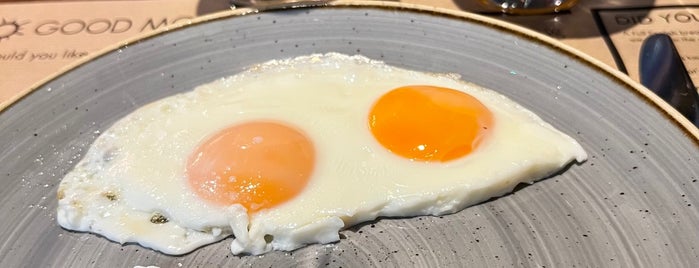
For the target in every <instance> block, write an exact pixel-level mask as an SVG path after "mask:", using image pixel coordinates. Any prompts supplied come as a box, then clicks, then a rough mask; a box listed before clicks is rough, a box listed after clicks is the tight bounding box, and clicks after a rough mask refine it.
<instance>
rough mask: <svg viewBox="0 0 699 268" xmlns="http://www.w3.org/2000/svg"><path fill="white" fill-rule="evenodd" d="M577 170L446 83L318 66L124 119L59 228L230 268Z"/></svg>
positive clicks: (340, 60)
mask: <svg viewBox="0 0 699 268" xmlns="http://www.w3.org/2000/svg"><path fill="white" fill-rule="evenodd" d="M586 157H587V155H586V153H585V151H584V150H583V149H582V147H581V146H580V144H579V143H577V142H576V141H575V140H574V139H572V138H571V137H569V136H567V135H566V134H564V133H562V132H560V131H558V130H556V129H555V128H554V127H552V126H551V125H550V124H548V123H546V122H544V121H543V120H542V119H540V118H539V117H538V116H536V115H535V114H534V113H532V112H530V111H528V110H527V109H525V108H523V107H522V106H520V105H518V104H517V103H515V102H513V101H512V100H510V99H508V98H506V97H504V96H503V95H501V94H498V93H496V92H495V91H492V90H488V89H484V88H481V87H479V86H477V85H474V84H470V83H466V82H463V81H461V80H460V79H459V77H458V76H456V75H451V74H429V73H422V72H417V71H411V70H405V69H401V68H397V67H392V66H389V65H386V64H384V63H383V62H379V61H375V60H371V59H368V58H366V57H363V56H347V55H342V54H336V53H330V54H322V55H321V54H314V55H308V56H302V57H297V58H293V59H286V60H275V61H270V62H266V63H262V64H259V65H256V66H253V67H251V68H250V69H249V70H246V71H244V72H242V73H239V74H237V75H235V76H232V77H228V78H223V79H219V80H217V81H214V82H211V83H209V84H205V85H202V86H199V87H197V88H196V89H194V90H193V91H191V92H187V93H183V94H178V95H175V96H171V97H167V98H164V99H161V100H158V101H155V102H152V103H150V104H148V105H145V106H143V107H141V108H139V109H137V110H136V111H134V112H132V113H130V114H129V115H127V116H125V117H124V118H122V119H121V120H119V121H118V122H116V123H115V124H114V125H113V126H111V127H110V128H109V129H107V130H106V131H104V132H103V133H102V135H101V136H100V137H98V138H97V139H96V140H95V142H94V143H93V144H92V146H91V147H90V149H89V150H88V152H87V153H86V155H85V157H84V158H83V159H82V160H81V161H80V162H79V163H78V164H77V165H76V167H75V168H74V170H72V171H71V172H70V173H69V174H67V175H66V176H65V177H64V178H63V180H62V181H61V184H60V187H59V189H58V199H59V200H58V214H57V220H58V223H59V224H60V225H61V226H62V227H64V228H66V229H69V230H76V231H85V232H92V233H97V234H100V235H103V236H104V237H106V238H108V239H110V240H113V241H116V242H118V243H126V242H135V243H138V244H140V245H142V246H144V247H148V248H152V249H155V250H158V251H161V252H163V253H166V254H175V255H178V254H185V253H188V252H190V251H192V250H195V249H196V248H199V247H201V246H203V245H206V244H210V243H213V242H216V241H219V240H222V239H224V238H226V237H229V236H232V237H233V239H232V242H231V251H232V252H233V253H234V254H241V253H244V254H262V253H265V252H269V251H271V250H285V251H289V250H294V249H297V248H299V247H302V246H304V245H307V244H313V243H330V242H335V241H338V240H339V233H338V232H339V231H340V230H341V229H343V228H346V227H349V226H351V225H353V224H357V223H359V222H363V221H368V220H373V219H376V218H377V217H380V216H401V217H405V216H415V215H442V214H448V213H453V212H457V211H459V210H461V209H464V208H465V207H467V206H470V205H473V204H476V203H478V202H482V201H484V200H487V199H488V198H491V197H495V196H501V195H503V194H506V193H508V192H510V191H512V189H513V188H514V187H515V186H516V185H517V184H519V183H522V182H525V183H530V182H533V181H536V180H538V179H541V178H544V177H546V176H548V175H550V174H552V173H554V172H557V171H558V170H560V169H561V168H563V167H565V166H566V165H567V164H568V163H571V162H574V161H578V162H581V161H584V160H585V159H586Z"/></svg>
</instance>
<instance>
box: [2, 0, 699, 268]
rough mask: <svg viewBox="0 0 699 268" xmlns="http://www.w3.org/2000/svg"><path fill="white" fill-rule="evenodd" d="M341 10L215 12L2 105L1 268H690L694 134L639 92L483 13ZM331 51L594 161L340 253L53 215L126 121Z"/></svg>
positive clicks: (370, 229) (697, 247)
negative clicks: (259, 68) (528, 126)
mask: <svg viewBox="0 0 699 268" xmlns="http://www.w3.org/2000/svg"><path fill="white" fill-rule="evenodd" d="M344 5H345V4H337V6H334V7H326V8H301V9H292V10H280V11H268V12H262V13H254V12H253V13H248V14H246V15H243V14H244V13H246V12H245V10H238V11H231V12H228V13H223V14H216V15H214V16H211V17H207V18H205V19H204V20H202V23H194V24H192V25H190V26H188V27H184V28H182V29H177V30H171V31H170V32H168V33H165V34H160V35H156V36H151V37H148V38H145V39H142V40H140V41H135V42H132V43H131V44H129V45H128V46H124V47H120V48H118V49H117V50H113V51H109V52H105V53H104V54H103V55H101V56H99V57H97V58H95V59H93V60H90V61H86V62H84V63H83V64H81V65H79V66H76V68H74V69H72V70H70V71H69V72H67V73H64V74H61V75H58V76H56V77H54V78H52V79H49V80H47V81H46V82H45V83H43V84H41V85H39V86H37V88H36V89H35V90H34V91H32V92H30V93H28V94H27V95H26V96H25V97H23V98H21V99H20V100H18V101H16V102H15V103H14V104H12V105H10V106H9V107H6V108H5V109H4V110H3V111H2V112H0V144H2V146H0V163H2V164H1V165H0V185H1V187H0V215H2V218H1V219H0V260H2V261H0V262H2V264H3V266H4V267H19V266H26V267H47V266H57V267H84V266H93V265H99V266H104V267H133V266H134V265H158V266H162V267H173V266H175V267H177V266H179V265H182V266H184V267H193V266H220V265H230V266H243V265H252V266H270V265H280V266H288V265H304V266H332V267H337V266H342V267H365V266H369V265H371V266H401V267H405V266H431V267H442V266H467V265H468V266H474V265H475V266H488V267H493V266H498V267H499V266H547V267H551V266H555V267H572V266H582V267H588V266H592V267H601V266H631V267H638V266H646V267H678V266H691V265H693V264H696V263H699V210H697V206H699V202H698V200H699V182H697V177H698V176H699V163H698V161H699V147H698V146H697V144H698V143H697V140H698V139H697V137H698V136H699V135H697V133H698V132H697V129H696V128H694V127H693V126H691V125H690V124H688V122H687V121H686V120H683V119H681V118H680V117H678V115H677V113H676V112H674V111H673V110H671V109H670V108H668V106H667V105H664V104H662V103H661V102H658V99H657V98H655V97H654V96H652V95H648V91H647V90H645V89H643V88H641V87H639V86H637V85H636V84H634V83H632V82H631V81H630V80H629V79H628V78H624V77H623V76H621V75H619V74H618V73H614V72H612V71H610V70H609V69H607V68H605V67H598V66H600V65H599V64H596V63H593V62H592V60H591V59H589V58H588V57H586V56H584V55H581V54H576V52H572V51H571V50H570V49H568V48H566V47H564V46H561V45H557V44H555V43H553V41H552V40H550V39H548V38H546V37H543V36H540V35H536V34H534V33H531V32H529V31H526V30H522V29H520V28H516V27H513V26H508V25H505V24H501V23H498V22H495V21H493V20H489V19H484V18H481V17H478V16H474V15H469V14H465V13H459V12H451V11H444V10H441V11H435V10H431V9H427V8H419V7H412V6H407V5H401V4H395V3H374V4H367V3H363V4H356V3H355V4H350V6H344ZM600 49H604V48H600ZM330 51H337V52H343V53H347V54H354V53H361V54H364V55H366V56H368V57H371V58H375V59H381V60H384V61H386V62H387V63H389V64H393V65H397V66H402V67H407V68H412V69H418V70H424V71H431V72H454V73H459V74H461V75H463V79H465V80H468V81H472V82H475V83H478V84H481V85H483V86H486V87H489V88H492V89H495V90H497V91H499V92H502V93H503V94H505V95H507V96H509V97H511V98H513V99H514V100H516V101H518V102H519V103H521V104H522V105H524V106H526V107H528V108H529V109H531V110H533V111H534V112H536V113H538V114H539V115H540V116H541V117H543V118H544V119H545V120H547V121H548V122H551V123H552V124H553V125H554V126H556V127H558V128H559V129H561V130H563V131H565V132H567V133H569V134H571V135H572V136H573V137H575V138H576V139H578V140H579V141H580V142H581V143H582V145H583V146H584V147H585V149H586V150H587V152H588V153H589V154H590V159H589V160H588V161H587V162H585V163H584V164H582V165H574V166H572V167H570V169H568V170H567V171H565V172H564V173H562V174H559V175H556V176H553V177H551V178H549V179H546V180H543V181H541V182H539V183H536V184H534V185H532V186H529V187H524V188H522V189H519V190H518V191H516V192H515V193H514V194H511V195H507V196H505V197H502V198H499V199H496V200H493V201H490V202H486V203H483V204H480V205H477V206H473V207H470V208H467V209H465V210H463V211H461V212H459V213H456V214H453V215H447V216H443V217H429V216H426V217H415V218H408V219H382V220H379V221H377V222H372V223H367V224H364V225H360V226H356V227H352V228H350V229H348V230H345V231H343V232H342V234H343V235H344V237H346V238H345V239H342V240H341V241H340V242H338V243H335V244H330V245H313V246H309V247H306V248H302V249H300V250H297V251H294V252H291V253H288V252H273V253H270V254H267V255H264V256H261V257H251V256H242V257H238V256H232V255H231V254H230V252H229V249H228V247H229V243H228V242H225V241H224V242H221V243H217V244H214V245H210V246H207V247H204V248H202V249H200V250H197V251H195V252H194V253H191V254H188V255H184V256H167V255H163V254H160V253H157V252H154V251H151V250H147V249H143V248H141V247H139V246H137V245H125V246H121V245H119V244H116V243H113V242H109V241H107V240H106V239H104V238H101V237H98V236H95V235H92V234H86V233H75V232H69V231H66V230H63V229H61V228H59V227H58V226H57V224H56V223H55V209H56V195H55V192H56V187H57V185H58V183H59V181H60V179H61V177H62V176H63V175H64V174H65V173H66V172H67V171H68V170H69V169H71V168H72V166H73V165H74V164H75V163H76V161H77V160H78V159H80V157H81V156H82V153H83V152H85V150H86V149H87V148H88V146H89V144H90V143H91V142H92V141H93V140H94V138H95V136H97V135H98V134H97V133H98V131H100V130H104V129H105V128H107V127H108V126H110V124H112V123H113V122H114V121H115V120H117V119H118V118H120V117H121V116H123V115H125V114H127V113H129V112H130V111H132V110H134V109H136V108H137V107H139V106H141V105H143V104H145V103H148V102H150V101H153V100H156V99H158V98H161V97H164V96H168V95H171V94H174V93H177V92H182V91H187V90H190V89H192V88H193V87H194V86H196V85H198V84H202V83H205V82H209V81H211V80H214V79H217V78H220V77H223V76H228V75H231V74H234V73H236V72H238V71H240V70H242V69H243V68H245V67H246V66H249V65H251V64H254V63H259V62H262V61H266V60H270V59H278V58H286V57H292V56H296V55H301V54H309V53H317V52H330ZM227 241H230V240H227Z"/></svg>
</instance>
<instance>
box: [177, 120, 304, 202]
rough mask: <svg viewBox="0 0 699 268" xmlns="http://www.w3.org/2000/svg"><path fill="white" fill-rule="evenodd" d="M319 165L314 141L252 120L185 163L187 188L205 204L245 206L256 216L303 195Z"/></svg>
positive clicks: (204, 146)
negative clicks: (257, 213) (261, 211)
mask: <svg viewBox="0 0 699 268" xmlns="http://www.w3.org/2000/svg"><path fill="white" fill-rule="evenodd" d="M314 165H315V150H314V148H313V144H312V143H311V141H309V140H308V138H306V136H305V135H304V134H303V133H301V132H300V131H299V130H296V129H294V128H292V127H289V126H285V125H282V124H279V123H273V122H257V121H256V122H248V123H244V124H240V125H235V126H232V127H229V128H226V129H223V130H221V131H219V132H218V133H215V134H214V135H213V136H211V137H209V138H208V139H207V140H205V141H204V142H203V143H201V144H200V145H199V146H198V147H197V148H196V149H195V150H194V151H193V152H192V154H191V155H190V157H189V159H188V163H187V176H188V179H189V185H190V186H191V188H192V189H193V190H194V192H195V193H196V194H197V195H198V196H199V197H201V198H203V199H204V200H207V201H209V202H211V203H215V204H219V205H226V206H227V205H232V204H241V205H242V206H243V207H245V208H246V209H247V210H248V213H253V212H256V211H259V210H262V209H266V208H271V207H274V206H276V205H279V204H281V203H284V202H286V201H288V200H290V199H292V198H294V197H295V196H296V195H297V194H299V193H300V192H301V191H302V190H303V189H304V187H305V186H306V184H307V183H308V181H309V178H310V175H311V172H312V171H313V167H314Z"/></svg>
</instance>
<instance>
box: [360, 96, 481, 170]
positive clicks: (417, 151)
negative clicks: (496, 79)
mask: <svg viewBox="0 0 699 268" xmlns="http://www.w3.org/2000/svg"><path fill="white" fill-rule="evenodd" d="M492 125H493V115H492V113H491V112H490V110H488V108H487V107H485V106H484V105H483V104H482V103H481V102H480V101H478V100H477V99H476V98H474V97H473V96H471V95H469V94H466V93H464V92H461V91H457V90H453V89H449V88H442V87H435V86H405V87H399V88H396V89H394V90H392V91H390V92H388V93H386V94H384V95H383V96H381V98H380V99H379V100H378V101H377V102H376V103H375V104H374V106H373V107H372V109H371V111H370V113H369V128H370V129H371V132H372V134H373V135H374V137H375V138H376V140H377V141H378V142H379V143H381V145H383V146H384V147H385V148H386V149H388V150H390V151H391V152H393V153H395V154H397V155H399V156H402V157H405V158H408V159H411V160H418V161H441V162H446V161H449V160H453V159H456V158H459V157H463V156H465V155H467V154H469V153H470V152H471V151H473V150H474V149H475V148H476V147H477V146H478V144H479V143H480V142H481V140H483V138H484V137H485V136H486V135H488V132H489V129H491V127H492Z"/></svg>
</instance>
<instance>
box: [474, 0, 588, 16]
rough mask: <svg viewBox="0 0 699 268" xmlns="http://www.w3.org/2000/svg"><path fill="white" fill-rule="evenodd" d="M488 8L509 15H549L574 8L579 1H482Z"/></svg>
mask: <svg viewBox="0 0 699 268" xmlns="http://www.w3.org/2000/svg"><path fill="white" fill-rule="evenodd" d="M480 1H481V3H482V4H483V5H485V6H487V7H488V8H492V9H497V10H500V11H502V12H503V13H508V14H521V15H532V14H548V13H557V12H561V11H565V10H568V9H570V8H572V7H573V6H574V5H575V4H576V3H577V2H578V0H480Z"/></svg>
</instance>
